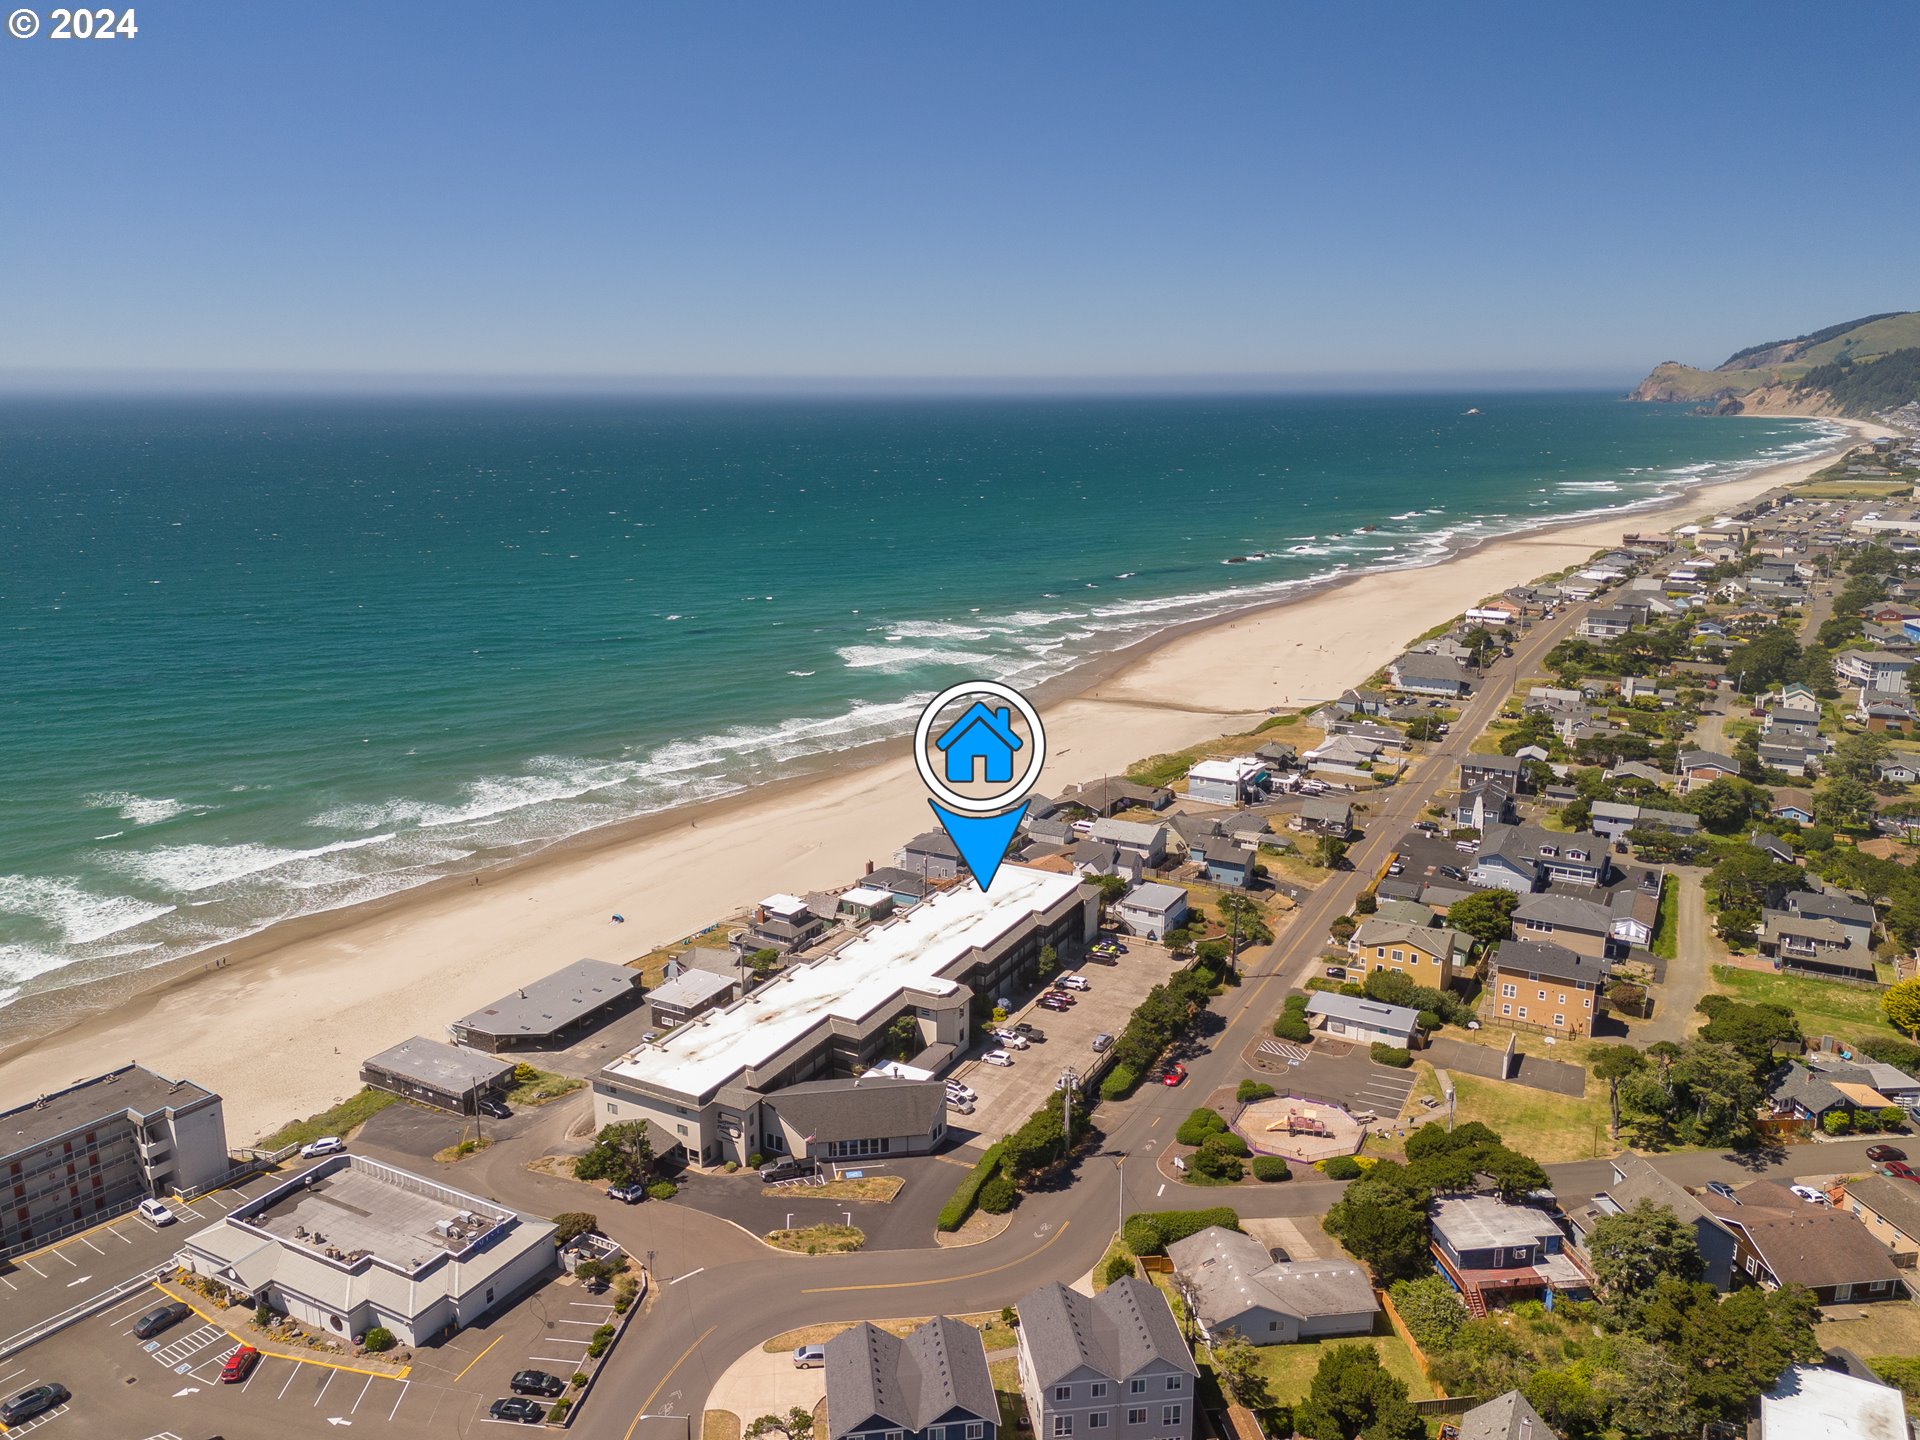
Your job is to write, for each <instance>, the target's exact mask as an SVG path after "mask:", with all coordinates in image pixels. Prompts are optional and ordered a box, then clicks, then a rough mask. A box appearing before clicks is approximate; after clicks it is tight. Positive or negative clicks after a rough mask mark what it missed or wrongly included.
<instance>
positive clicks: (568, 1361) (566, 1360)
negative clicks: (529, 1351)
mask: <svg viewBox="0 0 1920 1440" xmlns="http://www.w3.org/2000/svg"><path fill="white" fill-rule="evenodd" d="M527 1358H528V1359H529V1360H541V1361H544V1362H545V1363H547V1364H548V1365H578V1364H579V1363H580V1357H579V1356H578V1355H529V1356H527Z"/></svg>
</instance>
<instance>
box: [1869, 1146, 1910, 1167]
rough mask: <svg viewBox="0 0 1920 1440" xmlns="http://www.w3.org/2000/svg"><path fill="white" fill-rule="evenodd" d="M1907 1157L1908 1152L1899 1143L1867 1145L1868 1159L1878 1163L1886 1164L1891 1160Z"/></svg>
mask: <svg viewBox="0 0 1920 1440" xmlns="http://www.w3.org/2000/svg"><path fill="white" fill-rule="evenodd" d="M1906 1158H1907V1152H1906V1151H1904V1150H1902V1149H1901V1148H1900V1147H1899V1146H1898V1145H1869V1146H1867V1159H1869V1160H1871V1161H1873V1163H1874V1164H1876V1165H1882V1164H1885V1163H1886V1162H1887V1161H1889V1160H1904V1159H1906Z"/></svg>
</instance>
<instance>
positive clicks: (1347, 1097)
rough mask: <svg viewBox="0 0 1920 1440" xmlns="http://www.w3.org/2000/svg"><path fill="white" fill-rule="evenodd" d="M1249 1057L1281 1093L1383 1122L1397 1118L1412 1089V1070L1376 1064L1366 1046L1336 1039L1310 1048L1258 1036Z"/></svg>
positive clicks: (1317, 1042) (1321, 1042) (1318, 1042)
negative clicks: (1370, 1114) (1319, 1102)
mask: <svg viewBox="0 0 1920 1440" xmlns="http://www.w3.org/2000/svg"><path fill="white" fill-rule="evenodd" d="M1248 1058H1249V1059H1250V1060H1251V1061H1252V1062H1253V1064H1254V1066H1255V1068H1257V1069H1258V1070H1259V1071H1260V1072H1261V1073H1262V1074H1263V1075H1264V1076H1265V1077H1266V1080H1267V1083H1268V1084H1269V1085H1271V1086H1273V1088H1274V1089H1275V1090H1278V1091H1279V1092H1280V1093H1281V1094H1283V1095H1298V1096H1299V1097H1300V1098H1301V1099H1303V1100H1318V1101H1321V1102H1322V1103H1324V1104H1329V1105H1339V1106H1341V1107H1343V1108H1344V1109H1346V1110H1347V1111H1348V1112H1349V1113H1351V1114H1355V1115H1359V1114H1364V1113H1365V1112H1367V1111H1369V1110H1371V1111H1372V1112H1373V1113H1374V1114H1375V1115H1377V1116H1378V1117H1379V1118H1380V1120H1381V1121H1383V1122H1385V1121H1391V1120H1392V1119H1393V1118H1394V1117H1395V1116H1397V1115H1398V1114H1399V1113H1400V1111H1401V1108H1402V1107H1403V1106H1405V1105H1406V1103H1407V1096H1408V1095H1410V1094H1411V1093H1412V1092H1413V1078H1414V1077H1413V1071H1411V1070H1400V1069H1396V1068H1395V1067H1393V1066H1391V1065H1376V1064H1375V1063H1374V1062H1373V1057H1372V1056H1371V1055H1370V1054H1369V1053H1368V1052H1367V1051H1366V1050H1365V1049H1362V1048H1361V1047H1359V1046H1356V1045H1349V1044H1347V1043H1346V1042H1345V1041H1341V1040H1316V1041H1314V1042H1313V1044H1312V1045H1310V1046H1302V1045H1293V1044H1289V1043H1288V1042H1287V1041H1284V1040H1259V1041H1256V1042H1255V1043H1254V1045H1253V1046H1252V1047H1251V1049H1250V1051H1249V1054H1248Z"/></svg>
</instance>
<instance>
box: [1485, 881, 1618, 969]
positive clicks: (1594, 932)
mask: <svg viewBox="0 0 1920 1440" xmlns="http://www.w3.org/2000/svg"><path fill="white" fill-rule="evenodd" d="M1613 922H1614V914H1613V908H1612V906H1611V905H1603V904H1601V903H1600V902H1599V901H1597V900H1586V899H1582V898H1581V897H1579V896H1577V895H1563V894H1558V893H1554V892H1550V891H1549V892H1543V893H1539V894H1532V895H1523V896H1522V897H1521V899H1520V903H1519V904H1518V905H1516V906H1515V907H1514V910H1513V933H1514V935H1515V936H1517V937H1518V938H1519V939H1522V940H1541V941H1549V940H1550V941H1551V942H1552V943H1554V944H1556V945H1564V946H1566V947H1567V949H1569V950H1573V951H1576V952H1578V953H1579V954H1581V955H1591V956H1593V957H1595V958H1596V959H1602V958H1612V957H1614V956H1616V955H1617V954H1619V953H1621V951H1623V950H1624V949H1625V947H1624V946H1616V945H1615V944H1614V941H1613Z"/></svg>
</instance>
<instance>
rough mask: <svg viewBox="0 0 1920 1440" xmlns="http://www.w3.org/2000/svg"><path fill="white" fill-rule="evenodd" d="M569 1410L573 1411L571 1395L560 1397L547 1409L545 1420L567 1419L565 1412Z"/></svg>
mask: <svg viewBox="0 0 1920 1440" xmlns="http://www.w3.org/2000/svg"><path fill="white" fill-rule="evenodd" d="M571 1409H573V1397H572V1396H571V1395H562V1396H561V1397H560V1398H559V1399H558V1400H556V1401H554V1402H553V1404H552V1405H550V1406H548V1407H547V1419H549V1420H564V1419H566V1418H567V1412H568V1411H569V1410H571Z"/></svg>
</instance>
